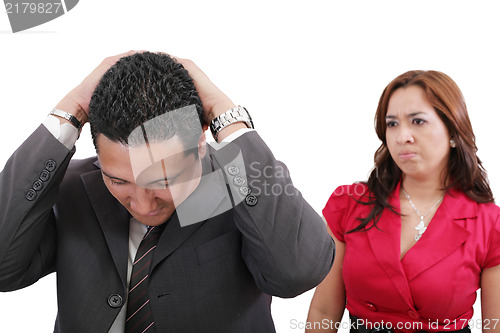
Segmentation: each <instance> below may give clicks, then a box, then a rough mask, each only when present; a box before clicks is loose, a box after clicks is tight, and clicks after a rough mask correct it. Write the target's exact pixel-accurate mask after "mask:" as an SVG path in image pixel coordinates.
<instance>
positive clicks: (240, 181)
mask: <svg viewBox="0 0 500 333" xmlns="http://www.w3.org/2000/svg"><path fill="white" fill-rule="evenodd" d="M246 182H247V180H246V179H245V178H243V177H241V176H236V177H234V178H233V183H234V185H236V186H243V185H245V183H246Z"/></svg>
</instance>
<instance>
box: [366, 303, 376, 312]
mask: <svg viewBox="0 0 500 333" xmlns="http://www.w3.org/2000/svg"><path fill="white" fill-rule="evenodd" d="M366 307H367V308H368V310H370V311H377V307H376V306H375V305H373V304H372V303H366Z"/></svg>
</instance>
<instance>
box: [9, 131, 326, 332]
mask: <svg viewBox="0 0 500 333" xmlns="http://www.w3.org/2000/svg"><path fill="white" fill-rule="evenodd" d="M234 144H235V145H236V147H238V148H239V150H240V151H241V154H242V156H243V157H244V160H245V167H246V176H247V179H250V180H252V181H251V182H249V184H250V187H252V184H254V185H255V186H254V187H258V186H259V184H261V185H263V184H264V183H266V184H267V185H266V186H268V188H270V187H269V186H273V185H274V189H276V188H278V187H280V188H281V189H285V188H287V189H288V190H287V191H286V193H285V192H283V194H282V195H273V194H272V193H271V194H270V193H265V191H264V188H263V187H262V188H254V194H256V197H257V199H258V200H257V202H255V200H251V201H250V202H246V201H245V200H243V201H242V202H241V203H238V201H236V202H235V199H234V198H231V200H232V201H233V203H234V202H235V205H234V208H232V209H230V210H227V211H222V212H221V213H220V214H218V213H219V212H216V214H218V215H215V214H212V215H215V216H212V217H210V218H208V219H206V220H204V221H202V222H199V223H192V224H189V225H186V226H181V224H180V223H179V218H178V214H177V213H174V215H173V216H172V217H171V219H170V220H169V221H168V224H167V226H166V228H165V231H164V232H163V234H162V236H161V238H160V240H159V243H158V246H157V249H156V250H155V253H154V258H153V263H152V268H151V273H150V281H149V295H150V302H151V307H152V310H153V317H154V319H155V325H156V328H157V332H175V333H179V332H190V333H191V332H217V333H221V332H235V333H236V332H237V333H243V332H251V333H265V332H274V331H275V329H274V324H273V321H272V318H271V312H270V303H271V295H275V296H280V297H294V296H296V295H298V294H300V293H302V292H304V291H306V290H308V289H311V288H313V287H314V286H315V285H317V284H318V283H319V282H320V281H321V280H322V279H323V278H324V277H325V276H326V274H327V273H328V271H329V269H330V267H331V264H332V261H333V254H334V245H333V241H332V239H331V237H330V236H329V235H328V234H327V232H326V228H325V225H324V223H323V221H322V220H321V218H320V217H319V216H318V215H317V213H316V212H315V211H314V210H313V209H312V208H311V207H310V206H309V205H308V204H307V202H306V201H305V200H304V199H303V198H302V196H301V195H300V192H298V191H296V190H295V189H294V188H293V185H292V183H291V180H290V178H289V177H288V175H287V174H286V172H287V169H286V167H285V166H284V165H283V164H282V163H280V162H278V161H276V160H275V158H274V157H273V155H272V153H271V152H270V150H269V149H268V148H267V146H266V145H265V143H264V142H263V141H262V140H261V139H260V137H259V136H258V135H257V133H256V132H252V133H247V134H245V135H243V136H241V137H240V138H238V139H236V140H235V141H234ZM233 147H234V146H233ZM222 150H223V149H222ZM222 150H219V151H213V152H212V153H213V154H212V159H207V160H204V162H203V163H204V170H205V171H206V170H209V171H213V170H216V169H217V168H218V167H219V166H221V167H223V166H225V165H227V163H228V161H230V160H231V158H232V157H231V156H232V155H233V153H232V152H230V153H227V152H226V153H223V152H222ZM73 153H74V150H73V151H71V152H69V151H68V150H67V149H66V148H65V147H64V146H63V145H62V144H61V143H60V142H59V141H58V140H56V139H55V138H54V137H53V136H52V135H51V134H50V133H49V132H48V131H47V130H46V129H45V127H44V126H40V127H39V128H38V129H37V130H36V131H35V132H34V133H33V134H32V135H31V136H30V137H29V138H28V139H27V140H26V141H25V143H24V144H23V145H22V146H21V147H20V148H19V149H18V150H17V151H16V152H15V153H14V154H13V156H12V157H11V158H10V159H9V161H8V162H7V164H6V166H5V168H4V170H3V171H2V173H1V174H0V290H2V291H11V290H16V289H20V288H23V287H25V286H28V285H30V284H32V283H34V282H36V281H37V280H38V279H40V278H41V277H43V276H45V275H47V274H49V273H51V272H56V273H57V290H58V316H57V319H56V323H55V330H54V331H55V332H71V333H75V332H85V333H87V332H107V331H108V330H109V328H110V327H111V325H112V323H113V321H114V320H115V318H116V316H117V314H118V313H119V311H120V309H121V307H122V306H123V303H124V299H125V297H126V295H127V286H126V281H127V278H126V272H127V259H128V257H127V256H128V230H129V214H128V212H127V210H126V209H125V208H124V207H123V206H121V204H120V203H119V202H118V201H117V200H116V199H115V198H114V197H113V196H112V195H111V194H110V193H109V191H108V190H107V188H106V186H105V185H104V182H103V180H102V176H101V172H100V170H99V168H98V165H97V164H96V163H95V161H96V158H90V159H86V160H79V161H72V162H71V163H70V159H71V157H72V155H73ZM233 157H234V156H233ZM250 163H253V164H252V165H250ZM264 167H267V169H266V172H263V171H264V170H263V168H264ZM273 170H274V171H279V172H280V173H279V175H278V172H274V171H273ZM283 170H285V171H286V172H285V173H283ZM270 174H272V175H271V176H270ZM224 175H225V177H226V178H227V176H228V175H227V173H224ZM228 184H229V185H227V188H225V189H224V191H222V192H221V191H215V190H214V191H213V192H211V191H210V190H207V189H210V188H211V185H210V184H208V185H207V184H200V186H199V189H197V190H196V191H195V193H193V195H192V196H191V197H192V198H198V200H200V199H203V198H206V200H208V201H210V202H211V203H210V204H209V205H208V207H212V208H211V209H214V210H216V209H217V207H218V206H219V203H221V204H222V203H223V202H224V201H225V200H226V201H227V198H228V197H229V196H227V195H226V196H224V195H223V194H221V193H227V189H228V188H231V186H232V185H231V182H230V180H228ZM202 185H203V186H202ZM224 187H226V186H222V187H220V188H224ZM290 189H294V191H293V194H291V192H292V191H290ZM229 192H230V191H229ZM275 192H276V191H275ZM207 193H208V195H207ZM191 197H190V198H191ZM188 199H189V198H188ZM204 207H205V206H204ZM204 209H208V208H204ZM304 316H305V314H304Z"/></svg>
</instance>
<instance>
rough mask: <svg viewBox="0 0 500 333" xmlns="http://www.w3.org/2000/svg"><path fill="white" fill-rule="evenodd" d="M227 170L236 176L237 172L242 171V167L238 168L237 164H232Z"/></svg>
mask: <svg viewBox="0 0 500 333" xmlns="http://www.w3.org/2000/svg"><path fill="white" fill-rule="evenodd" d="M227 172H228V173H229V174H230V175H231V176H236V175H237V174H239V173H240V168H238V167H237V166H236V165H230V166H228V167H227Z"/></svg>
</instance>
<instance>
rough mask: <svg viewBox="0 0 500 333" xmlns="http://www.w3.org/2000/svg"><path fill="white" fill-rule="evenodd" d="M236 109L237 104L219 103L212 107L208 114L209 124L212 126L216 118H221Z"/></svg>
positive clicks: (229, 102)
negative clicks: (228, 111) (225, 113)
mask: <svg viewBox="0 0 500 333" xmlns="http://www.w3.org/2000/svg"><path fill="white" fill-rule="evenodd" d="M234 107H236V104H234V103H233V102H231V101H227V102H224V103H219V104H216V105H214V106H213V107H212V110H210V112H209V113H208V114H207V122H208V124H209V125H210V123H212V120H214V118H215V117H218V116H220V115H221V114H223V113H224V112H226V111H227V110H231V109H232V108H234Z"/></svg>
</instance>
